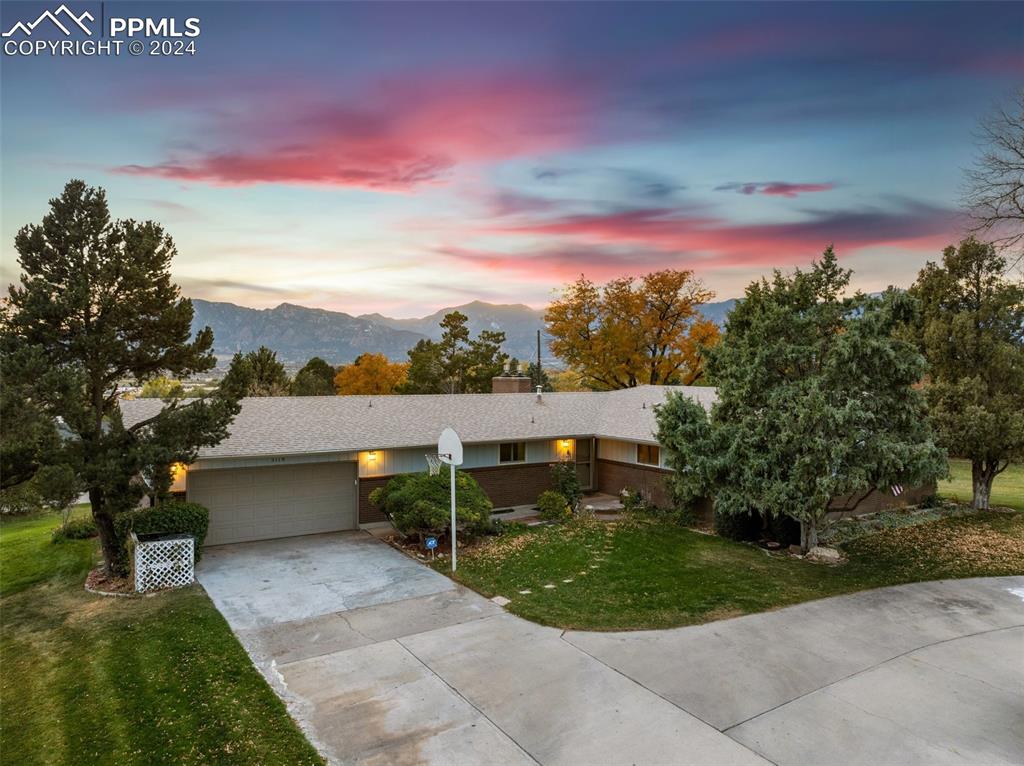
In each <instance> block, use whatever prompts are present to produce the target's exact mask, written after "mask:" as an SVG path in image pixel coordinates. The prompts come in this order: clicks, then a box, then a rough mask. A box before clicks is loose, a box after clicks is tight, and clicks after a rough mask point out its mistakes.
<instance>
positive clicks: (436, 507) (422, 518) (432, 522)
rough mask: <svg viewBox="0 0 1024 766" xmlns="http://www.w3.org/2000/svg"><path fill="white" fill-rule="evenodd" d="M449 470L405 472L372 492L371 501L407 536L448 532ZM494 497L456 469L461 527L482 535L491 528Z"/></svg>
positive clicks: (456, 495) (458, 514) (421, 537)
mask: <svg viewBox="0 0 1024 766" xmlns="http://www.w3.org/2000/svg"><path fill="white" fill-rule="evenodd" d="M450 480H451V479H450V476H449V471H447V470H444V469H442V470H441V473H439V474H438V475H437V476H431V475H430V474H429V473H403V474H399V475H398V476H395V477H394V478H393V479H391V480H390V481H389V482H388V483H387V484H385V485H384V486H383V487H378V488H377V489H375V490H373V492H371V493H370V502H371V503H373V504H374V505H377V506H379V507H380V509H381V510H382V511H383V512H384V514H385V515H386V516H387V517H388V518H389V519H390V520H391V523H392V524H393V525H394V527H395V529H397V530H398V531H399V532H401V533H402V534H403V535H417V536H418V537H419V539H420V542H422V541H423V538H425V537H427V536H429V535H438V536H440V535H444V534H446V533H447V531H448V527H449V526H450V525H451V484H450ZM492 509H493V506H492V505H491V501H490V499H489V498H488V497H487V495H486V494H485V493H484V491H483V490H482V489H481V488H480V485H479V484H477V482H476V479H474V478H473V477H472V476H470V475H469V474H468V473H465V472H464V471H456V472H455V515H456V519H457V521H458V524H459V528H460V529H463V530H465V531H466V532H468V533H469V534H481V533H483V532H486V531H488V530H489V529H490V528H491V510H492Z"/></svg>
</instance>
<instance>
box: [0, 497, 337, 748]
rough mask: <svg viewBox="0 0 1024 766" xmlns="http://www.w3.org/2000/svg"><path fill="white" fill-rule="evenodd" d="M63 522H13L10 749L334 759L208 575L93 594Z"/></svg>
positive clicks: (0, 548) (5, 632)
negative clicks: (142, 593) (167, 587)
mask: <svg viewBox="0 0 1024 766" xmlns="http://www.w3.org/2000/svg"><path fill="white" fill-rule="evenodd" d="M56 525H57V520H56V519H55V518H54V517H53V516H48V517H42V518H34V519H28V520H17V521H5V522H4V523H3V524H2V526H0V611H2V615H3V628H2V635H0V667H2V668H3V672H2V677H0V707H2V709H3V717H2V726H0V762H2V763H5V764H7V763H10V764H19V765H21V764H26V765H27V764H80V763H90V764H105V763H109V764H131V763H139V764H142V763H145V764H152V763H180V764H200V763H202V764H214V763H230V764H316V763H322V761H321V759H320V758H319V756H318V755H317V753H316V751H315V750H314V749H313V748H312V746H311V745H310V744H309V743H308V742H307V741H306V739H305V737H304V736H303V735H302V733H301V732H300V731H299V729H298V728H297V727H296V726H295V724H294V722H293V721H292V719H291V718H290V717H289V716H288V713H287V712H286V710H285V707H284V705H283V704H282V703H281V701H280V700H279V699H278V698H277V696H276V695H275V694H274V693H273V691H272V690H271V689H270V687H269V686H268V685H267V684H266V682H265V681H264V680H263V678H262V677H261V676H260V675H259V673H258V672H257V671H256V669H255V668H254V667H253V666H252V664H251V663H250V662H249V659H248V657H247V655H246V654H245V651H244V650H243V649H242V647H241V645H240V644H239V643H238V641H237V640H236V639H235V637H234V635H233V634H232V633H231V630H230V629H229V628H228V625H227V623H226V622H225V621H224V619H223V618H222V617H221V616H220V613H218V612H217V610H216V609H215V608H214V606H213V604H212V602H211V601H210V600H209V598H208V597H207V596H206V593H205V592H204V591H203V590H202V589H201V588H200V587H198V586H194V587H191V588H186V589H182V590H179V591H173V592H166V593H161V594H158V595H155V596H152V597H149V598H142V599H136V598H109V597H102V596H94V595H91V594H89V593H86V592H85V590H84V589H83V587H82V585H83V582H84V580H85V575H86V573H87V572H88V570H89V569H90V568H91V567H92V566H93V562H94V561H95V556H96V541H95V540H73V541H68V542H64V543H59V544H52V543H50V531H51V530H52V529H53V528H54V527H55V526H56Z"/></svg>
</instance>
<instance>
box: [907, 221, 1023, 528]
mask: <svg viewBox="0 0 1024 766" xmlns="http://www.w3.org/2000/svg"><path fill="white" fill-rule="evenodd" d="M1005 272H1006V260H1005V258H1004V257H1003V256H1001V255H1000V254H999V253H998V252H997V251H996V249H995V248H994V247H993V246H992V245H991V244H986V243H983V242H978V241H977V240H975V239H973V238H971V239H966V240H964V241H963V242H961V243H960V245H959V247H952V246H951V247H947V248H946V249H945V251H944V252H943V254H942V262H941V263H938V264H937V263H928V264H927V265H926V266H925V267H924V269H922V270H921V272H920V274H919V275H918V278H917V281H916V282H915V283H914V286H913V287H912V288H911V291H910V292H911V294H912V295H913V296H915V297H916V298H917V299H918V300H919V302H920V304H921V313H920V319H919V321H918V322H917V323H916V325H915V332H914V336H915V338H916V340H917V342H918V344H919V346H920V348H921V350H922V351H923V352H924V354H925V356H926V357H927V359H928V363H929V385H928V386H927V393H928V400H929V403H930V405H931V419H932V423H933V425H934V428H935V431H936V434H937V435H938V437H939V439H940V441H941V443H942V444H943V445H944V446H945V447H946V449H948V450H949V452H950V454H953V455H958V456H962V457H965V458H968V459H969V460H970V461H971V474H972V481H973V488H974V498H973V505H974V507H975V508H988V506H989V498H990V496H991V494H992V481H993V479H995V477H996V476H998V475H999V474H1000V473H1001V472H1002V471H1004V470H1005V469H1006V467H1007V466H1008V465H1009V464H1010V462H1011V461H1013V460H1019V459H1021V458H1022V457H1024V282H1020V281H1017V282H1014V281H1011V280H1010V279H1008V278H1006V277H1005V276H1003V275H1004V273H1005Z"/></svg>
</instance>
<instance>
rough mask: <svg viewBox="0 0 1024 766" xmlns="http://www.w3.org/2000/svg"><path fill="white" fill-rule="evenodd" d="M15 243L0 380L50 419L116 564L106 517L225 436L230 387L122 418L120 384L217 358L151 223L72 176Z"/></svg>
mask: <svg viewBox="0 0 1024 766" xmlns="http://www.w3.org/2000/svg"><path fill="white" fill-rule="evenodd" d="M14 245H15V249H16V250H17V252H18V262H19V264H20V266H21V269H22V274H21V278H20V285H11V286H10V287H9V297H8V309H7V311H6V312H5V315H4V317H3V322H2V326H0V346H2V349H3V351H4V355H5V357H7V358H10V359H15V360H18V359H21V360H23V361H22V363H16V364H14V365H10V366H8V367H7V368H5V370H4V374H5V381H4V383H5V385H8V384H9V385H12V386H17V387H21V390H23V391H24V392H25V393H24V397H25V402H26V404H27V405H30V406H32V407H34V408H38V410H39V411H41V412H43V413H45V415H46V416H47V417H48V418H49V419H50V420H51V422H57V423H59V431H60V437H61V439H60V445H59V448H58V450H57V452H56V453H54V454H53V455H51V456H50V457H49V462H50V463H51V464H54V465H56V464H59V465H66V466H69V467H70V468H71V469H72V470H73V471H74V475H75V476H76V477H77V479H78V480H79V481H80V482H81V485H82V486H84V487H85V488H86V490H87V491H88V494H89V501H90V503H91V505H92V515H93V518H94V519H95V521H96V526H97V528H98V529H99V534H100V543H101V545H102V547H103V554H104V558H105V562H106V566H107V567H108V570H109V569H111V568H115V569H116V568H118V567H119V566H120V565H121V564H122V563H123V562H121V561H120V559H119V546H118V544H117V539H116V535H115V531H114V516H115V514H116V513H118V512H120V511H122V510H125V509H127V508H130V507H132V506H133V505H135V504H136V503H137V502H138V500H139V499H140V498H141V496H142V495H143V493H145V492H148V491H155V492H156V493H157V494H160V492H161V491H163V490H165V489H166V487H167V486H168V485H169V482H170V477H169V471H168V467H169V465H170V464H171V463H172V462H176V461H182V462H191V461H192V460H194V459H195V456H196V453H197V451H198V449H199V448H200V447H202V446H206V445H213V444H216V443H217V442H218V441H220V440H221V439H223V438H224V436H225V435H226V434H227V427H228V425H229V424H230V422H231V420H232V418H233V417H234V415H235V414H236V413H237V412H238V404H237V393H238V392H237V391H235V390H233V389H232V388H231V387H230V386H227V387H221V388H219V389H218V390H217V391H216V392H215V393H214V394H212V395H211V396H209V397H207V398H201V399H192V400H188V401H187V402H185V401H184V400H180V399H179V400H173V401H170V402H167V403H165V404H164V405H163V406H162V407H161V408H160V409H159V410H158V411H157V412H155V413H154V414H153V415H151V416H150V417H148V418H146V419H145V420H142V421H140V422H137V423H133V424H131V425H128V426H126V425H125V424H124V422H123V421H122V418H121V412H120V409H119V407H118V398H119V393H118V387H119V384H120V383H121V382H122V381H130V382H132V383H134V384H136V385H142V384H144V383H146V382H147V381H149V380H152V379H154V378H156V377H158V376H161V375H171V376H174V377H179V378H180V377H187V376H189V375H192V374H195V373H199V372H204V371H206V370H209V369H211V368H212V367H213V366H214V364H215V360H214V357H213V354H212V353H211V351H210V349H211V347H212V345H213V333H212V331H211V330H210V329H209V328H204V329H202V330H200V331H199V332H197V333H196V335H195V337H194V338H191V339H190V335H191V329H190V325H191V321H192V303H191V301H189V300H188V299H185V298H182V297H181V295H180V293H179V290H178V287H177V286H176V285H175V284H174V283H173V282H172V281H171V277H170V264H171V260H172V259H173V257H174V255H175V252H176V250H175V246H174V242H173V240H172V239H171V237H170V236H169V235H168V234H167V233H166V232H165V231H164V230H163V228H162V227H161V226H160V225H159V224H157V223H154V222H152V221H145V222H137V221H134V220H118V221H113V220H111V218H110V213H109V210H108V207H107V199H106V194H105V192H104V191H103V190H102V189H98V188H92V187H87V186H86V185H85V183H84V182H82V181H78V180H72V181H70V182H69V183H68V184H67V185H66V186H65V187H64V191H63V193H62V194H61V195H60V196H59V197H56V198H55V199H52V200H50V210H49V212H48V213H47V214H46V215H44V216H43V219H42V222H41V223H39V224H30V225H27V226H25V227H23V228H22V229H21V230H20V231H18V233H17V236H16V237H15V242H14ZM40 365H41V367H42V369H44V370H45V374H44V375H42V376H39V375H38V371H39V369H40ZM146 478H149V479H150V480H151V482H152V486H147V485H146V484H145V483H144V480H145V479H146Z"/></svg>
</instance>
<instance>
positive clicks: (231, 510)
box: [187, 462, 357, 545]
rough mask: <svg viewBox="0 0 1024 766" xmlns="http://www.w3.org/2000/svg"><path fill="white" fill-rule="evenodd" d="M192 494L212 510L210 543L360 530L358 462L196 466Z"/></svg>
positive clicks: (191, 477) (191, 478)
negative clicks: (204, 467)
mask: <svg viewBox="0 0 1024 766" xmlns="http://www.w3.org/2000/svg"><path fill="white" fill-rule="evenodd" d="M187 481H188V484H187V490H188V499H189V500H190V501H192V502H195V503H200V504H201V505H205V506H206V507H207V508H209V509H210V531H209V533H208V534H207V535H206V544H207V545H223V544H224V543H241V542H245V541H247V540H269V539H272V538H275V537H294V536H295V535H313V534H317V533H320V532H337V531H339V530H342V529H355V528H356V527H357V522H356V518H357V516H356V463H340V462H335V463H307V464H305V465H282V466H268V467H263V468H224V469H202V470H195V471H190V472H189V474H188V479H187Z"/></svg>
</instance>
